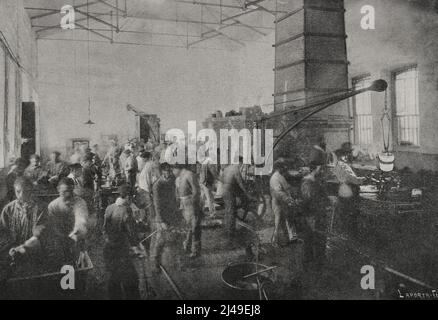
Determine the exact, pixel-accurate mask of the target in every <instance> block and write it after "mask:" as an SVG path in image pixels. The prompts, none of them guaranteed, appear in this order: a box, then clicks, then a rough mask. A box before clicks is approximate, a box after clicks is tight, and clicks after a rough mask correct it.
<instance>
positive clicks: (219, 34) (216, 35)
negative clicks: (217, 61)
mask: <svg viewBox="0 0 438 320" xmlns="http://www.w3.org/2000/svg"><path fill="white" fill-rule="evenodd" d="M205 28H207V29H210V30H211V31H212V32H215V33H216V34H214V35H212V36H210V37H206V38H202V39H200V40H197V41H194V42H192V43H189V44H187V48H189V47H191V46H193V45H194V44H197V43H199V42H202V41H205V40H209V39H212V38H215V37H218V36H223V37H225V38H227V39H228V40H231V41H234V42H236V43H238V44H240V45H241V46H245V44H244V43H242V42H241V41H240V40H237V39H234V38H232V37H230V36H229V35H227V34H225V33H223V32H220V31H218V30H215V29H211V28H208V27H205Z"/></svg>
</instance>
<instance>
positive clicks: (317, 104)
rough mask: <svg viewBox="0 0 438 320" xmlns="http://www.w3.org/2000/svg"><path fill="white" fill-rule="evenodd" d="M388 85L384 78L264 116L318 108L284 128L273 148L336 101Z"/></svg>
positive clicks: (381, 88) (382, 89) (378, 90)
mask: <svg viewBox="0 0 438 320" xmlns="http://www.w3.org/2000/svg"><path fill="white" fill-rule="evenodd" d="M387 87H388V84H387V82H386V81H384V80H376V81H374V82H373V83H372V85H371V86H369V87H368V88H364V89H361V90H356V91H352V92H349V93H347V94H345V95H341V96H335V97H331V98H327V99H324V100H322V101H319V102H314V103H311V104H309V105H306V106H304V107H301V108H299V109H295V110H294V109H291V110H285V111H283V112H278V113H275V114H273V115H270V116H267V117H262V119H265V120H266V119H270V118H273V117H278V116H279V115H285V114H287V113H294V112H297V111H301V110H306V109H312V108H316V109H315V110H313V111H311V112H310V113H308V114H306V115H305V116H303V117H302V118H301V119H299V120H297V121H295V122H294V123H293V124H292V125H290V126H289V127H288V128H286V130H284V131H283V132H282V133H281V134H280V135H279V136H278V137H277V139H276V140H275V142H274V146H273V148H272V150H274V149H275V147H276V146H277V145H278V144H279V143H280V141H281V140H282V139H283V138H284V137H285V136H286V135H287V134H289V132H291V131H292V130H293V129H294V128H295V127H297V126H298V125H299V124H301V123H302V122H304V121H305V120H307V119H308V118H310V117H311V116H313V115H314V114H316V113H319V112H321V111H322V110H324V109H326V108H328V107H330V106H332V105H334V104H336V103H338V102H340V101H343V100H345V99H348V98H351V97H353V96H355V95H358V94H361V93H364V92H367V91H377V92H382V91H384V90H386V88H387ZM272 150H271V152H272ZM269 156H270V155H269ZM269 156H268V158H269Z"/></svg>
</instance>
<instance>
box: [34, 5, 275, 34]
mask: <svg viewBox="0 0 438 320" xmlns="http://www.w3.org/2000/svg"><path fill="white" fill-rule="evenodd" d="M90 5H91V3H90ZM26 9H28V10H40V11H50V12H51V13H53V14H60V10H58V9H47V8H31V7H26ZM90 14H92V15H94V16H108V17H109V16H110V13H108V12H90ZM125 18H131V19H139V20H151V21H154V20H156V21H170V22H177V23H178V22H179V23H193V24H208V25H215V26H217V25H219V26H221V25H222V24H221V23H220V22H217V21H201V20H189V19H180V18H176V19H171V18H158V17H145V16H138V15H127V16H125ZM234 26H235V27H243V28H247V27H251V28H255V29H264V30H275V28H274V27H268V26H254V25H239V24H236V25H234Z"/></svg>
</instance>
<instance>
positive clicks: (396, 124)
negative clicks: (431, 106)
mask: <svg viewBox="0 0 438 320" xmlns="http://www.w3.org/2000/svg"><path fill="white" fill-rule="evenodd" d="M411 70H415V71H416V73H417V75H416V86H417V88H416V94H417V96H416V104H417V105H416V109H417V110H416V114H405V115H401V114H399V113H398V110H397V89H396V87H397V77H398V76H399V75H401V74H403V73H406V72H409V71H411ZM391 80H392V81H391V82H392V94H391V98H392V99H391V100H392V104H391V105H392V118H393V121H392V126H393V128H394V129H393V139H394V140H393V141H395V142H396V145H397V146H399V147H405V148H420V147H421V141H420V137H421V135H420V133H421V123H420V71H419V69H418V64H410V65H406V66H404V67H401V68H398V69H394V70H392V72H391ZM402 116H404V117H416V119H415V121H416V122H417V126H416V128H414V130H416V131H417V132H416V135H417V138H416V140H417V141H414V142H412V141H402V139H401V131H400V128H399V127H400V126H399V117H402Z"/></svg>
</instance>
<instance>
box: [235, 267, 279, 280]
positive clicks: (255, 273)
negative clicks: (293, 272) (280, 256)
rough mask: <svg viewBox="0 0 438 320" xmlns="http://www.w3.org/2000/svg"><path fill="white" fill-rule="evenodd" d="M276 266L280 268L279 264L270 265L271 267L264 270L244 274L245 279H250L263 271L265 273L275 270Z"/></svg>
mask: <svg viewBox="0 0 438 320" xmlns="http://www.w3.org/2000/svg"><path fill="white" fill-rule="evenodd" d="M275 268H278V267H277V266H272V267H269V268H266V269H263V270H259V271H257V272H254V273H250V274H247V275H245V276H243V279H248V278H251V277H254V276H256V275H259V274H261V273H265V272H268V271H271V270H274V269H275Z"/></svg>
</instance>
